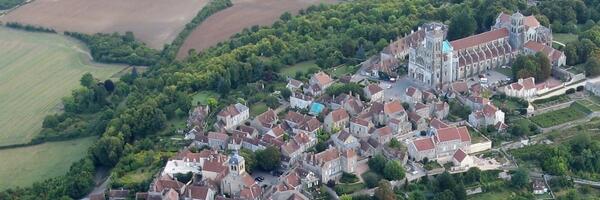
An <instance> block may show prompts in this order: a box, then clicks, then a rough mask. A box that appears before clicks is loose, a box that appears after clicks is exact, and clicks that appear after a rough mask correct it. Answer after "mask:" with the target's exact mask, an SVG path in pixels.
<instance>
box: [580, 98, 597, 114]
mask: <svg viewBox="0 0 600 200" xmlns="http://www.w3.org/2000/svg"><path fill="white" fill-rule="evenodd" d="M576 102H577V103H578V104H580V105H582V106H584V107H586V108H587V109H589V110H590V111H594V112H597V111H600V105H598V104H596V103H594V102H592V101H590V100H587V99H583V100H577V101H576Z"/></svg>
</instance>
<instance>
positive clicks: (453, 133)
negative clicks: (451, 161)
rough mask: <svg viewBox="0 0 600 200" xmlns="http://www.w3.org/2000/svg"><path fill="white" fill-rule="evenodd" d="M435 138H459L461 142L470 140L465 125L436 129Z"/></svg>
mask: <svg viewBox="0 0 600 200" xmlns="http://www.w3.org/2000/svg"><path fill="white" fill-rule="evenodd" d="M435 139H436V141H437V142H447V141H452V140H460V141H462V142H466V141H471V136H470V135H469V130H468V129H467V127H465V126H461V127H458V128H456V127H448V128H441V129H437V134H436V135H435Z"/></svg>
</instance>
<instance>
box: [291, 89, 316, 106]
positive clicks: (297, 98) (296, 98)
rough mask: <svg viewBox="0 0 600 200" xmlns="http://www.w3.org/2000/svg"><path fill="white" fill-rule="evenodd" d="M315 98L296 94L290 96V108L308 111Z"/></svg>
mask: <svg viewBox="0 0 600 200" xmlns="http://www.w3.org/2000/svg"><path fill="white" fill-rule="evenodd" d="M312 102H313V98H312V97H311V96H308V95H305V94H302V93H297V92H294V93H292V95H290V107H291V108H295V109H308V107H309V106H310V104H312Z"/></svg>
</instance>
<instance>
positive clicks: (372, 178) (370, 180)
mask: <svg viewBox="0 0 600 200" xmlns="http://www.w3.org/2000/svg"><path fill="white" fill-rule="evenodd" d="M362 178H363V181H365V185H367V187H368V188H374V187H376V186H377V182H378V181H379V179H381V178H379V176H378V175H377V174H375V173H374V172H367V173H364V174H363V175H362Z"/></svg>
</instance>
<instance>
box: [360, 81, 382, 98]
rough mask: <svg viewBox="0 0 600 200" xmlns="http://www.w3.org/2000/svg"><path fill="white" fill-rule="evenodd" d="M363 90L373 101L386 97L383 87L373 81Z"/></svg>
mask: <svg viewBox="0 0 600 200" xmlns="http://www.w3.org/2000/svg"><path fill="white" fill-rule="evenodd" d="M363 92H364V93H365V96H366V97H367V98H369V99H370V101H371V102H375V101H377V102H383V101H384V99H385V97H384V92H383V89H382V88H381V87H379V85H377V84H375V83H371V84H369V85H367V86H365V87H364V88H363Z"/></svg>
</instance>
